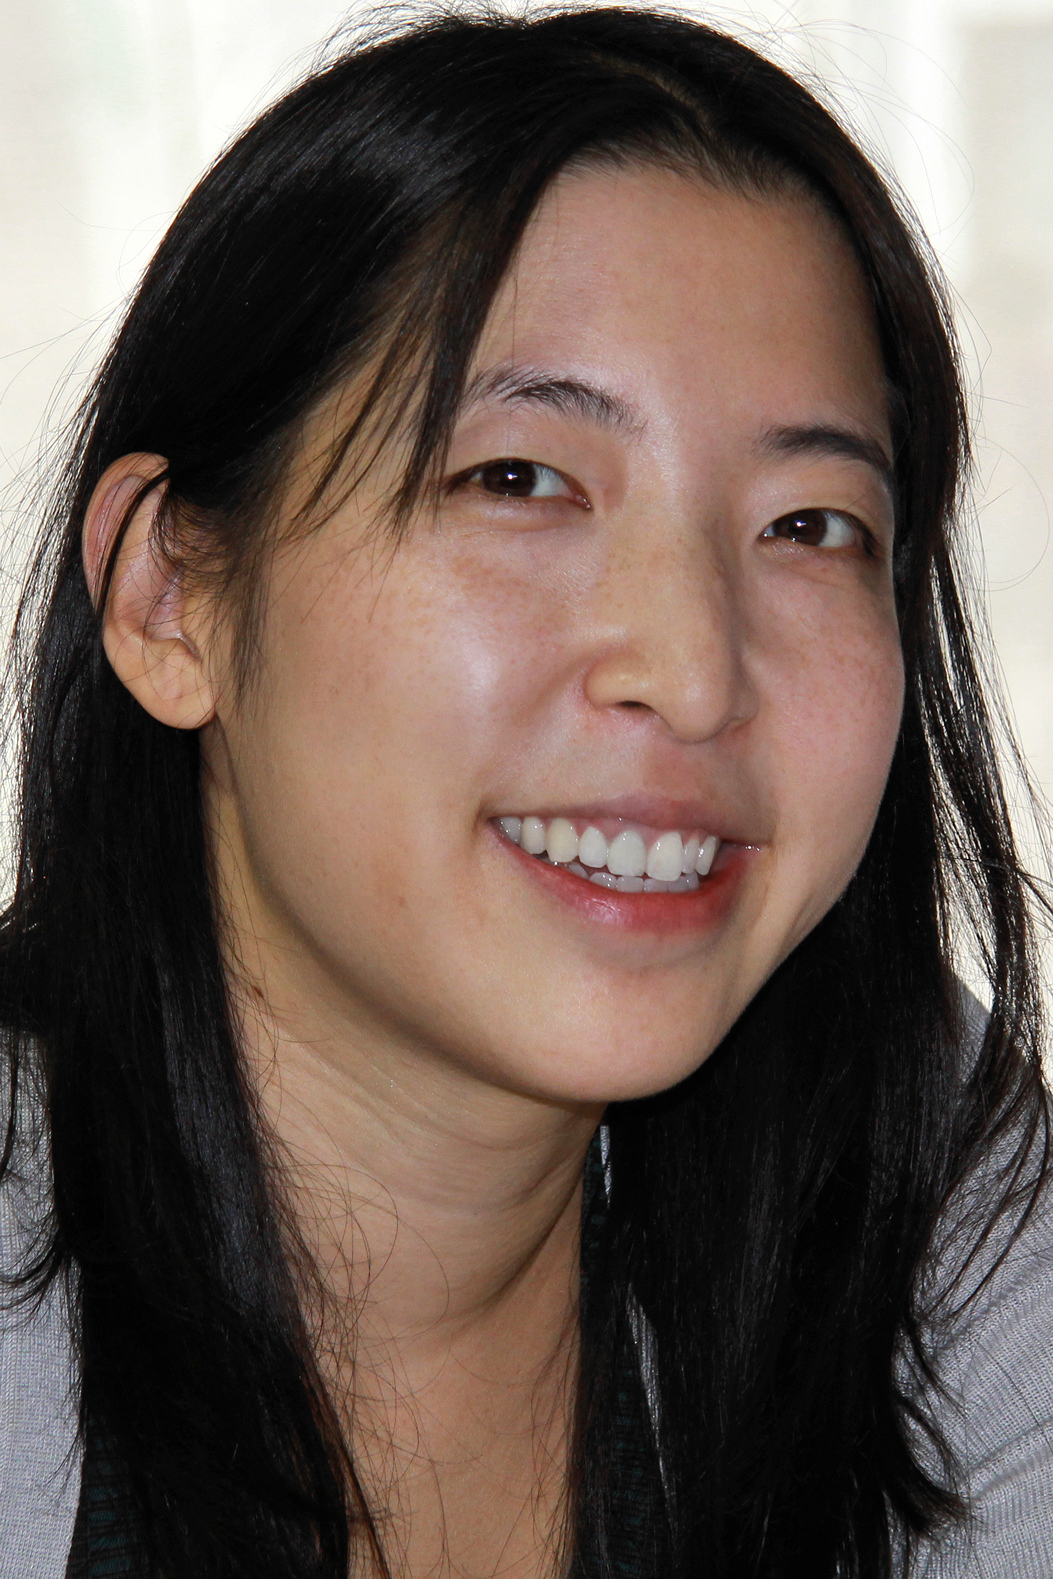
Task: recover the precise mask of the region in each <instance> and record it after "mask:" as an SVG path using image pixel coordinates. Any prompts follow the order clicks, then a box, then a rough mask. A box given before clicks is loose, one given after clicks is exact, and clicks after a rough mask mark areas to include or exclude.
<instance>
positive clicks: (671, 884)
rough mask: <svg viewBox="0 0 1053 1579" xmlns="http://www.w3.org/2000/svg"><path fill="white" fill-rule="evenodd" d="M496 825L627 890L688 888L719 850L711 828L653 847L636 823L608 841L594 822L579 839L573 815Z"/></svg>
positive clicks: (580, 872)
mask: <svg viewBox="0 0 1053 1579" xmlns="http://www.w3.org/2000/svg"><path fill="white" fill-rule="evenodd" d="M497 825H498V827H499V828H500V830H501V832H502V833H503V834H504V835H505V837H506V838H507V839H511V841H512V843H513V844H518V845H520V847H521V848H522V849H524V850H525V851H526V852H527V854H528V855H546V854H547V855H548V858H549V860H550V861H552V862H554V863H555V864H556V865H559V866H568V867H569V868H570V870H571V871H572V872H573V873H574V875H575V876H576V877H587V878H588V879H589V881H590V882H593V883H597V884H599V886H600V887H601V888H615V889H617V890H618V891H619V892H621V893H623V894H638V893H642V892H647V893H654V894H657V893H665V892H671V893H678V894H682V893H687V892H688V891H689V890H691V889H695V888H697V887H698V882H699V878H700V877H706V876H708V875H709V872H710V869H711V868H712V865H713V862H714V860H715V859H716V854H717V851H718V850H719V849H720V840H719V839H718V838H717V836H716V834H713V833H711V834H709V835H707V837H706V838H705V839H703V840H701V841H700V840H699V838H698V836H697V834H692V836H691V838H690V839H688V841H687V843H686V844H685V843H684V840H683V838H682V836H681V835H680V834H679V833H677V832H675V831H671V832H669V833H663V834H659V836H658V838H657V839H655V840H654V842H653V844H652V845H651V847H650V849H648V848H647V846H646V844H645V843H644V841H643V837H642V836H641V835H640V834H639V833H637V832H636V831H635V829H633V828H623V829H622V831H621V833H619V834H616V835H615V837H614V838H613V839H612V840H611V841H610V843H609V844H608V842H607V840H606V838H605V837H604V835H603V834H602V833H601V832H600V830H599V829H598V828H594V827H593V826H592V825H591V824H590V825H589V827H587V828H586V829H585V832H584V833H583V834H582V835H581V837H580V838H579V837H578V833H577V830H576V829H575V827H574V824H573V823H572V822H571V821H570V818H569V817H553V818H552V819H551V821H550V822H548V823H547V824H546V823H545V822H544V821H543V819H542V818H540V817H498V819H497ZM589 868H591V869H592V870H589Z"/></svg>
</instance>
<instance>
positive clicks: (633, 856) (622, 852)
mask: <svg viewBox="0 0 1053 1579" xmlns="http://www.w3.org/2000/svg"><path fill="white" fill-rule="evenodd" d="M607 870H608V871H609V872H613V873H614V875H615V877H642V876H643V874H644V873H645V872H646V870H647V846H646V845H645V844H644V842H643V840H642V839H641V837H640V835H639V834H638V833H636V832H634V830H633V829H632V828H623V829H622V831H621V833H619V834H616V835H615V836H614V838H613V839H612V840H611V847H610V849H609V850H608V851H607ZM622 892H623V893H633V892H635V890H633V889H622Z"/></svg>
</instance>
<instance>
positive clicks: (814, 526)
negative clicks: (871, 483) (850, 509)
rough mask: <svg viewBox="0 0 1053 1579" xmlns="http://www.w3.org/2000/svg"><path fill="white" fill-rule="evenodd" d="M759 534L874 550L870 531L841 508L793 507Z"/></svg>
mask: <svg viewBox="0 0 1053 1579" xmlns="http://www.w3.org/2000/svg"><path fill="white" fill-rule="evenodd" d="M761 536H762V537H778V538H782V540H783V541H784V542H787V543H800V544H801V545H802V546H803V547H805V548H842V549H844V548H863V549H864V550H865V551H866V552H867V553H868V554H869V553H872V552H873V539H872V537H871V534H870V532H869V531H868V530H867V528H866V527H865V526H864V525H863V523H862V521H858V520H857V519H856V517H855V516H854V515H848V514H847V513H846V512H845V511H844V510H819V509H813V510H794V511H792V512H791V513H790V514H789V515H780V516H779V518H778V520H777V521H773V522H772V523H771V525H770V526H766V527H765V528H764V531H763V532H762V533H761Z"/></svg>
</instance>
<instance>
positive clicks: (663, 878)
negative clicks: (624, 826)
mask: <svg viewBox="0 0 1053 1579" xmlns="http://www.w3.org/2000/svg"><path fill="white" fill-rule="evenodd" d="M683 859H684V842H683V840H682V839H681V837H680V835H679V834H678V833H663V834H662V836H661V837H660V838H658V839H656V840H655V841H654V843H653V844H652V846H651V848H650V849H649V850H648V852H647V875H648V877H654V878H657V879H658V880H659V882H662V883H671V882H673V881H675V879H676V878H678V877H679V876H680V867H681V865H682V863H683Z"/></svg>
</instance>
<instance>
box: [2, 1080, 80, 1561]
mask: <svg viewBox="0 0 1053 1579" xmlns="http://www.w3.org/2000/svg"><path fill="white" fill-rule="evenodd" d="M37 1120H38V1114H35V1113H34V1111H33V1108H32V1105H31V1104H30V1106H29V1108H28V1110H27V1114H26V1122H25V1123H24V1124H23V1125H22V1126H21V1132H20V1134H19V1136H18V1138H17V1143H16V1147H15V1151H14V1154H13V1156H12V1158H11V1165H10V1167H9V1168H8V1170H7V1171H6V1173H5V1174H4V1176H3V1178H2V1180H0V1572H2V1573H4V1574H32V1575H33V1576H34V1579H61V1576H62V1575H63V1574H64V1573H65V1571H66V1563H67V1559H68V1556H69V1549H70V1540H71V1537H72V1532H73V1522H74V1518H75V1515H76V1509H77V1500H78V1497H79V1494H80V1450H79V1443H78V1432H77V1417H78V1400H77V1366H76V1350H75V1344H74V1341H73V1332H72V1323H71V1319H70V1302H69V1298H68V1293H67V1290H66V1288H65V1287H64V1286H63V1285H62V1284H61V1283H59V1282H55V1283H53V1284H52V1285H51V1286H50V1287H49V1288H48V1289H47V1290H46V1292H45V1293H44V1295H43V1297H42V1298H32V1299H19V1298H18V1293H19V1290H18V1285H17V1283H16V1282H15V1281H13V1280H14V1279H16V1278H17V1277H18V1275H19V1274H20V1273H21V1272H23V1271H25V1269H26V1267H27V1265H28V1264H30V1263H31V1261H32V1259H33V1258H34V1255H35V1252H36V1251H37V1248H38V1246H39V1243H40V1235H41V1231H42V1229H43V1228H44V1227H45V1226H46V1222H47V1215H48V1211H49V1208H50V1182H51V1170H50V1162H49V1157H48V1150H47V1145H46V1139H45V1136H44V1134H43V1131H42V1127H41V1125H40V1124H39V1122H38V1121H37ZM2 1121H3V1123H4V1125H5V1126H6V1114H5V1115H3V1120H2Z"/></svg>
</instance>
